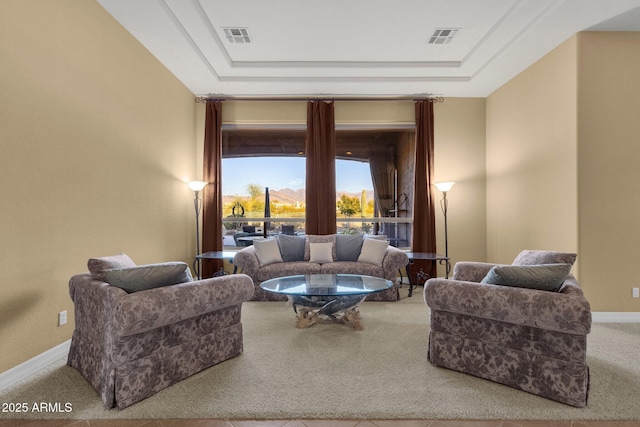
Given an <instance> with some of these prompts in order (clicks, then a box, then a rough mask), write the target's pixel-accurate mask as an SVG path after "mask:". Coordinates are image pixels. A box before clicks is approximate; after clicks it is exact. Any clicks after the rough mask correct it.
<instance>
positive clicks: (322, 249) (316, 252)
mask: <svg viewBox="0 0 640 427" xmlns="http://www.w3.org/2000/svg"><path fill="white" fill-rule="evenodd" d="M332 252H333V243H331V242H327V243H309V253H310V256H309V262H315V263H316V264H327V263H329V262H333V254H332Z"/></svg>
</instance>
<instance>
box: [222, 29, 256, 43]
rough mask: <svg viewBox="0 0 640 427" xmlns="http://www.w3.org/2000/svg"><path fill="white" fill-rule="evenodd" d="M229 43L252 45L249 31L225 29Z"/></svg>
mask: <svg viewBox="0 0 640 427" xmlns="http://www.w3.org/2000/svg"><path fill="white" fill-rule="evenodd" d="M223 30H224V35H225V36H226V37H227V40H228V41H229V43H251V37H250V36H249V30H247V29H246V28H223Z"/></svg>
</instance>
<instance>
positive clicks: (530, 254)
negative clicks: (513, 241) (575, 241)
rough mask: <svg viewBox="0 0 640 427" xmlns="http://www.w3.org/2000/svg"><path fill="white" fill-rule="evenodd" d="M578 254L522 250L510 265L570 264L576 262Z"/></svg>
mask: <svg viewBox="0 0 640 427" xmlns="http://www.w3.org/2000/svg"><path fill="white" fill-rule="evenodd" d="M577 256H578V255H577V254H574V253H566V252H556V251H539V250H524V251H522V252H520V253H519V254H518V256H517V257H516V259H515V260H513V263H512V264H511V265H538V264H571V265H573V263H574V262H576V257H577Z"/></svg>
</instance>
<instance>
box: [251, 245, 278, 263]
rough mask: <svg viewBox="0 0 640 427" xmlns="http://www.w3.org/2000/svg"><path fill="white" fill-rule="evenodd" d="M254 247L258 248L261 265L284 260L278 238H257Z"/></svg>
mask: <svg viewBox="0 0 640 427" xmlns="http://www.w3.org/2000/svg"><path fill="white" fill-rule="evenodd" d="M253 247H254V248H255V250H256V256H257V257H258V262H259V263H260V267H263V266H265V265H269V264H274V263H276V262H282V255H280V247H279V246H278V241H277V240H276V239H267V240H256V241H254V242H253Z"/></svg>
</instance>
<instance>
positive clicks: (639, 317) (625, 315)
mask: <svg viewBox="0 0 640 427" xmlns="http://www.w3.org/2000/svg"><path fill="white" fill-rule="evenodd" d="M591 321H592V322H594V323H636V322H640V312H637V311H629V312H618V311H613V312H606V311H595V312H592V313H591Z"/></svg>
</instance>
